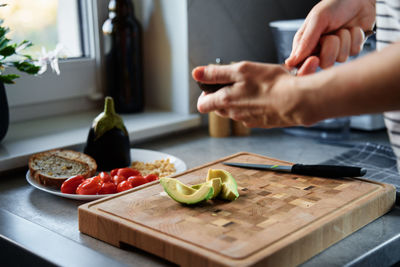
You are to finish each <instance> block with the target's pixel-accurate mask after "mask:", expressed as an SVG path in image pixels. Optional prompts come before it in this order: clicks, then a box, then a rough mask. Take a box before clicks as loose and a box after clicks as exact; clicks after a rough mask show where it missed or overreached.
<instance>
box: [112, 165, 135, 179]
mask: <svg viewBox="0 0 400 267" xmlns="http://www.w3.org/2000/svg"><path fill="white" fill-rule="evenodd" d="M117 174H118V175H119V176H123V177H125V178H126V179H127V178H129V177H131V176H136V175H141V174H140V172H139V171H138V170H136V169H132V168H121V169H119V170H118V173H117Z"/></svg>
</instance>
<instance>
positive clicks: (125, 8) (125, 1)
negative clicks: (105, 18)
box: [108, 0, 135, 18]
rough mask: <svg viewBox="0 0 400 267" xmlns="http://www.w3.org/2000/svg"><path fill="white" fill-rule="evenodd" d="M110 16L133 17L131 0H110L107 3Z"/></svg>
mask: <svg viewBox="0 0 400 267" xmlns="http://www.w3.org/2000/svg"><path fill="white" fill-rule="evenodd" d="M108 11H109V16H110V18H113V17H115V16H118V17H134V16H135V9H134V6H133V3H132V0H111V1H110V2H109V4H108Z"/></svg>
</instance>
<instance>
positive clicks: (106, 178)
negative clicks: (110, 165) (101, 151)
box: [98, 172, 112, 183]
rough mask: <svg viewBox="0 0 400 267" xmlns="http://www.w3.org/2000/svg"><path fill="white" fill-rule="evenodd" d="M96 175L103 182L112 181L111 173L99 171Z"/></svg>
mask: <svg viewBox="0 0 400 267" xmlns="http://www.w3.org/2000/svg"><path fill="white" fill-rule="evenodd" d="M98 176H99V177H100V179H101V180H102V181H103V182H104V183H106V182H112V179H111V175H109V174H108V172H101V173H99V175H98Z"/></svg>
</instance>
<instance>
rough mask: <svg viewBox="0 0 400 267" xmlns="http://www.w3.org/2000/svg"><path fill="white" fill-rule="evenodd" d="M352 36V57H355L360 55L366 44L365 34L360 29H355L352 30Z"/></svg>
mask: <svg viewBox="0 0 400 267" xmlns="http://www.w3.org/2000/svg"><path fill="white" fill-rule="evenodd" d="M350 35H351V48H350V56H355V55H357V54H359V53H360V51H361V49H362V46H363V44H364V41H365V40H364V39H365V34H364V31H363V30H362V29H361V28H360V27H353V28H351V29H350Z"/></svg>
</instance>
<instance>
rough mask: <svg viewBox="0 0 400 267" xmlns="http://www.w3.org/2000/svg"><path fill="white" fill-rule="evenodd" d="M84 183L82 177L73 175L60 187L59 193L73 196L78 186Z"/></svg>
mask: <svg viewBox="0 0 400 267" xmlns="http://www.w3.org/2000/svg"><path fill="white" fill-rule="evenodd" d="M83 181H85V177H83V176H82V175H75V176H72V177H70V178H68V179H67V180H65V181H64V183H62V185H61V192H62V193H64V194H75V192H76V189H77V188H78V186H79V185H80V184H81V183H82V182H83Z"/></svg>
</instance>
